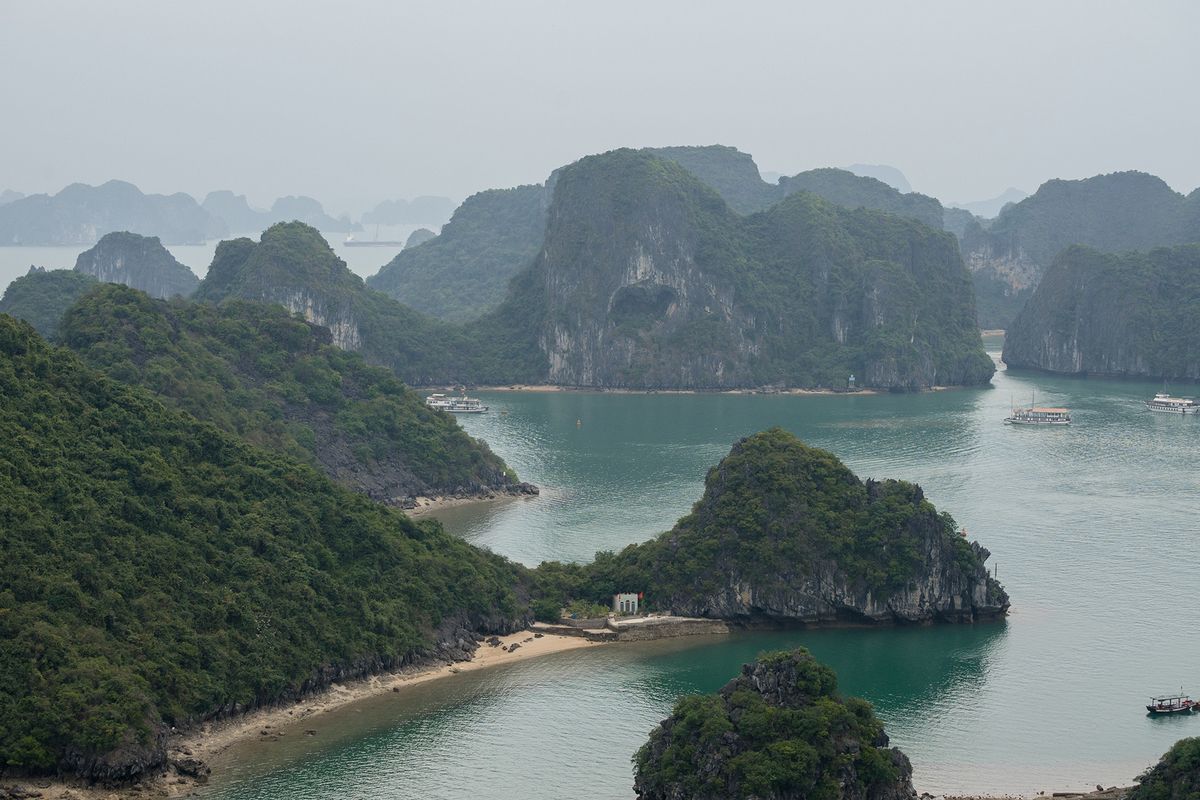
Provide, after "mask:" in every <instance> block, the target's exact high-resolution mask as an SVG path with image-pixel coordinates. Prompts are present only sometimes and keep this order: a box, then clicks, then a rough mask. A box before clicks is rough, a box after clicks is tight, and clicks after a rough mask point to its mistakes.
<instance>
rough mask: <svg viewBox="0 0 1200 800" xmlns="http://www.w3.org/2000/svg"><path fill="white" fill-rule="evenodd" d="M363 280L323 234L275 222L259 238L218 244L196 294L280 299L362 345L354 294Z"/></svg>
mask: <svg viewBox="0 0 1200 800" xmlns="http://www.w3.org/2000/svg"><path fill="white" fill-rule="evenodd" d="M362 288H363V285H362V279H361V278H359V277H358V276H357V275H355V274H354V273H352V272H350V270H349V269H348V268H347V267H346V264H345V262H343V261H342V260H341V259H339V258H338V257H337V255H336V254H335V253H334V252H333V249H332V248H331V247H330V246H329V243H328V242H326V241H325V240H324V239H323V238H322V237H321V234H320V233H318V232H317V231H316V230H315V229H314V228H312V227H310V226H308V225H305V224H303V223H299V222H292V223H277V224H275V225H272V226H271V227H270V228H268V229H267V230H266V231H264V232H263V234H262V237H261V240H260V241H259V242H254V241H252V240H250V239H245V238H243V239H233V240H230V241H226V242H221V243H220V244H219V245H217V251H216V253H215V254H214V256H213V261H212V265H211V266H209V268H208V274H207V275H206V276H205V278H204V281H203V282H202V283H201V285H200V288H199V290H198V291H197V292H196V299H197V300H199V301H205V302H220V301H221V300H224V299H226V298H230V297H240V298H242V299H246V300H253V301H255V302H260V303H277V304H279V305H281V306H283V307H284V308H286V309H287V310H288V311H291V312H292V313H293V314H299V315H301V316H303V317H304V319H306V320H307V321H309V322H311V323H313V324H314V325H321V326H323V327H326V328H328V329H329V330H330V332H331V333H332V335H333V344H334V345H335V346H336V347H340V348H342V349H343V350H352V351H357V350H359V349H361V348H362V336H361V335H360V333H359V321H358V314H357V313H356V304H355V302H354V301H355V299H356V296H357V295H358V294H359V293H360V292H361V290H362Z"/></svg>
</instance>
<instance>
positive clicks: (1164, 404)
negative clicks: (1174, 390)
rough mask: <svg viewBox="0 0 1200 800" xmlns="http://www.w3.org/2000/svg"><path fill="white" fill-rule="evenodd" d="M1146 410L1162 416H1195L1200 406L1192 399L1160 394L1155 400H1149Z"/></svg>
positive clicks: (1164, 393)
mask: <svg viewBox="0 0 1200 800" xmlns="http://www.w3.org/2000/svg"><path fill="white" fill-rule="evenodd" d="M1146 408H1148V409H1150V410H1151V411H1157V412H1159V413H1161V414H1195V413H1196V412H1198V411H1200V406H1198V405H1196V401H1195V400H1193V399H1192V398H1190V397H1171V395H1169V394H1167V393H1166V392H1159V393H1158V394H1156V395H1154V399H1153V400H1147V401H1146Z"/></svg>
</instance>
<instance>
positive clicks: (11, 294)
mask: <svg viewBox="0 0 1200 800" xmlns="http://www.w3.org/2000/svg"><path fill="white" fill-rule="evenodd" d="M95 285H96V279H95V278H93V277H92V276H91V275H85V274H83V273H82V272H74V271H72V270H69V269H52V270H47V269H43V268H42V267H31V268H30V269H29V272H28V274H26V275H22V276H21V277H20V278H17V279H16V280H15V281H13V282H12V283H10V284H9V285H8V288H7V289H5V290H4V297H3V298H0V314H10V315H12V316H14V317H16V318H17V319H23V320H25V321H26V322H28V323H29V324H30V325H32V326H33V327H34V328H36V329H37V332H38V333H40V334H41V335H42V336H44V337H46V338H47V339H53V338H54V337H55V336H56V335H57V334H58V324H59V322H60V321H61V320H62V317H63V314H64V313H65V312H66V310H67V309H68V308H70V307H71V306H73V305H74V304H75V301H77V300H78V299H79V298H80V297H82V296H83V295H84V294H85V293H86V292H87V291H88V290H89V289H91V288H92V287H93V286H95Z"/></svg>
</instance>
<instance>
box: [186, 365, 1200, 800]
mask: <svg viewBox="0 0 1200 800" xmlns="http://www.w3.org/2000/svg"><path fill="white" fill-rule="evenodd" d="M993 344H994V343H993ZM993 384H994V386H995V388H992V389H980V390H956V391H946V392H939V393H932V394H923V395H879V396H858V397H812V396H741V395H649V396H647V395H611V394H582V393H552V394H510V393H491V394H487V395H486V397H487V400H488V402H490V403H491V404H492V405H493V413H490V414H487V415H484V416H481V417H478V418H471V419H464V420H463V423H464V426H465V427H466V428H467V429H468V430H469V431H471V432H472V433H473V434H475V435H477V436H480V437H482V438H484V439H486V440H487V441H488V442H489V443H490V444H491V446H492V447H493V448H494V449H495V450H496V451H497V452H499V453H500V454H501V455H502V456H504V458H505V459H507V460H508V462H509V463H510V464H511V465H513V466H514V467H515V468H516V469H517V471H518V472H519V473H520V474H521V475H522V477H524V478H525V479H527V480H532V481H534V482H536V483H538V484H539V485H541V486H543V487H544V492H543V496H542V497H541V498H538V499H536V500H529V501H513V502H506V503H499V504H493V505H479V506H469V507H460V508H457V509H450V510H446V511H444V512H442V513H441V514H440V515H439V516H440V517H441V518H442V519H443V520H444V522H445V523H446V524H447V526H448V527H450V529H451V530H453V531H455V532H457V533H459V534H460V535H462V536H464V537H465V538H467V539H468V540H470V541H472V542H474V543H476V544H478V545H481V546H485V547H489V548H491V549H493V550H495V551H496V552H499V553H503V554H505V555H507V556H510V557H512V558H515V559H518V560H520V561H522V562H524V563H527V564H535V563H537V562H538V561H540V560H542V559H546V558H560V559H586V558H590V556H591V554H592V553H593V552H595V551H596V550H598V549H606V548H618V547H621V546H623V545H625V544H627V543H629V542H633V541H638V540H642V539H645V538H647V537H649V536H651V535H653V534H654V533H656V532H658V531H661V530H665V529H667V528H669V527H670V525H671V524H672V523H673V522H674V521H675V519H677V518H678V517H679V516H680V515H681V514H683V513H685V512H686V511H687V510H688V508H689V507H690V506H691V504H692V503H693V502H694V501H695V500H696V499H697V498H698V497H699V495H700V492H701V488H702V484H703V478H704V474H705V471H706V470H707V469H708V467H709V466H711V465H712V464H714V463H715V462H716V461H717V460H719V459H720V458H721V456H722V455H724V454H725V453H726V452H727V451H728V449H729V446H730V444H731V443H732V442H733V441H734V440H735V439H736V438H738V437H739V436H743V435H746V434H749V433H752V432H754V431H757V430H761V429H763V428H766V427H770V426H772V425H781V426H783V427H785V428H787V429H789V430H792V431H794V432H795V433H797V434H798V435H800V436H801V437H802V438H804V439H805V440H807V441H808V442H810V443H812V444H816V445H819V446H821V447H825V448H828V449H830V450H832V451H833V452H835V453H836V454H837V455H838V456H840V457H841V458H842V459H844V460H845V461H846V462H847V463H848V464H849V465H850V466H851V467H852V468H853V469H854V470H855V471H856V472H857V473H858V474H859V475H861V476H863V477H868V476H871V477H900V478H906V479H909V480H915V481H917V482H919V483H920V484H922V486H924V488H925V490H926V493H927V495H928V496H929V497H930V499H931V500H932V501H933V502H934V503H935V504H937V506H938V507H939V509H944V510H947V511H949V512H950V513H952V514H953V515H954V516H955V518H956V519H957V520H958V521H959V522H960V523H961V524H962V525H964V526H966V527H967V529H968V531H969V533H970V535H971V537H972V538H977V539H979V540H980V541H982V542H983V543H984V544H985V545H986V546H987V547H988V548H989V549H991V550H992V552H993V557H992V561H991V562H990V563H992V564H994V565H996V566H997V567H998V569H999V576H1000V579H1001V580H1002V581H1003V582H1004V583H1005V585H1006V587H1007V589H1008V590H1009V592H1010V594H1011V595H1012V598H1013V611H1012V615H1011V616H1010V618H1009V620H1008V621H1007V622H1005V623H1000V624H991V625H979V626H939V627H931V628H915V629H890V630H864V629H852V630H835V631H812V632H801V631H793V632H787V633H756V634H739V635H736V636H733V637H713V638H709V637H705V638H697V639H689V640H674V641H668V642H654V643H647V644H638V645H620V646H613V647H601V648H594V649H588V650H583V651H572V652H568V653H562V654H558V655H554V656H547V657H545V658H542V659H538V660H535V661H531V662H528V663H524V664H520V663H518V664H515V665H512V666H508V667H504V668H497V669H494V670H487V671H483V672H476V673H463V674H461V675H457V676H453V677H451V678H448V679H446V680H443V681H436V682H433V683H430V684H426V685H423V686H421V687H414V689H413V690H412V691H408V692H403V693H400V694H394V695H389V696H387V697H385V698H383V699H381V700H379V701H376V702H372V703H369V704H360V705H359V706H356V707H352V708H351V709H349V710H346V711H341V712H335V713H331V714H325V715H321V718H320V720H319V723H320V725H319V728H320V730H319V734H318V736H316V737H306V736H302V735H301V736H289V737H285V738H284V739H283V740H281V741H280V742H275V743H268V744H255V745H253V746H249V747H247V748H241V749H238V750H237V751H236V752H234V753H231V754H229V755H228V756H227V757H225V758H223V759H220V760H218V762H217V763H216V764H215V766H216V771H217V773H218V777H217V779H216V782H215V783H214V785H213V787H212V789H210V790H209V791H208V792H207V794H208V795H209V796H212V797H219V798H222V800H250V799H251V798H254V799H255V800H258V799H262V798H277V797H297V798H318V797H328V796H340V797H362V798H367V797H383V798H408V797H413V798H417V797H422V798H424V797H429V798H458V797H497V798H563V797H571V798H584V797H587V798H629V797H631V796H632V791H631V788H630V787H631V782H632V778H631V768H630V762H629V759H630V756H631V755H632V753H633V752H634V751H635V750H636V749H637V747H638V746H639V745H640V744H641V743H642V742H643V741H644V740H645V736H646V734H647V732H648V731H649V730H650V728H651V727H653V725H654V724H656V723H657V722H658V721H659V720H660V719H662V717H664V716H665V715H666V714H667V713H668V712H669V711H670V708H671V705H672V703H673V702H674V700H675V699H676V698H677V697H678V696H679V695H681V694H683V693H687V692H694V691H712V690H714V689H716V688H718V687H719V686H720V685H722V684H723V683H724V682H725V681H727V680H728V679H729V678H730V677H732V676H733V675H734V674H735V673H736V672H737V669H738V667H739V666H740V664H742V663H743V662H745V661H747V660H750V659H752V658H753V657H754V656H755V654H756V653H758V652H760V651H762V650H764V649H772V648H779V647H787V646H792V645H795V644H804V645H806V646H808V647H809V648H810V649H812V650H813V652H814V653H816V655H817V656H818V657H819V658H821V659H822V660H824V661H826V662H827V663H829V664H830V665H831V666H833V667H834V668H835V669H836V670H837V672H838V674H839V678H840V681H841V684H842V688H843V690H845V691H846V692H849V693H853V694H858V695H861V696H863V697H866V698H868V699H869V700H871V701H872V702H873V703H874V704H875V706H876V708H877V710H878V713H879V714H880V716H881V717H882V718H883V719H884V721H885V723H886V725H887V730H888V732H889V734H890V735H891V737H892V741H893V743H894V744H896V745H898V746H900V747H901V748H903V749H904V750H905V752H906V753H908V755H909V757H910V758H911V759H912V761H913V763H914V766H915V773H914V779H915V783H916V784H917V787H918V789H920V790H923V791H930V792H934V793H942V792H980V791H987V792H1023V793H1033V792H1037V791H1039V790H1045V791H1047V792H1050V791H1056V790H1063V789H1068V788H1087V787H1091V786H1094V785H1095V784H1096V783H1103V784H1105V785H1112V784H1116V783H1127V782H1128V781H1130V780H1131V779H1132V778H1133V777H1134V776H1135V775H1136V774H1137V773H1138V772H1139V771H1140V770H1141V769H1142V768H1144V767H1145V766H1146V765H1147V764H1149V763H1150V762H1151V761H1153V760H1154V759H1156V758H1157V757H1158V756H1159V755H1160V754H1161V753H1162V752H1163V751H1164V750H1166V748H1167V747H1168V746H1169V745H1170V744H1171V743H1172V742H1173V741H1174V740H1176V739H1177V738H1180V737H1182V736H1188V735H1200V717H1190V716H1189V717H1184V718H1178V719H1150V718H1147V717H1146V715H1145V712H1144V710H1143V708H1142V706H1143V705H1144V703H1145V701H1146V697H1147V696H1148V695H1149V694H1151V693H1155V692H1163V691H1170V690H1174V689H1178V688H1179V687H1180V685H1183V686H1184V687H1185V688H1187V687H1188V685H1189V684H1190V685H1191V687H1192V688H1193V689H1194V690H1196V691H1200V681H1197V680H1196V679H1197V677H1198V676H1197V671H1198V670H1200V639H1198V638H1197V636H1196V629H1197V621H1198V620H1197V617H1198V614H1197V609H1198V608H1200V588H1198V580H1197V575H1198V573H1197V571H1198V570H1200V559H1198V558H1197V544H1198V538H1200V522H1198V521H1197V517H1196V512H1197V502H1196V501H1197V497H1198V492H1197V490H1198V489H1200V478H1198V477H1197V476H1198V473H1197V458H1196V444H1197V441H1198V439H1200V420H1197V419H1191V418H1189V419H1181V418H1177V417H1168V416H1164V415H1156V414H1151V413H1150V412H1147V411H1146V410H1145V409H1144V407H1143V406H1142V402H1141V401H1142V400H1143V399H1144V398H1146V397H1148V396H1150V395H1152V394H1153V393H1154V391H1156V390H1157V389H1158V388H1160V387H1159V386H1157V385H1155V384H1149V383H1136V382H1115V381H1095V380H1082V379H1064V378H1055V377H1050V376H1045V375H1037V374H1032V373H1020V374H1019V373H1005V372H1001V373H999V374H997V376H996V378H995V379H994V381H993ZM1035 389H1036V391H1037V398H1038V402H1039V404H1041V403H1043V402H1044V403H1047V404H1051V403H1052V404H1061V405H1065V406H1069V407H1070V408H1071V409H1072V411H1073V414H1074V419H1075V424H1074V425H1073V426H1072V427H1071V428H1069V429H1067V430H1041V429H1028V428H1011V427H1008V426H1005V425H1003V424H1001V420H1002V418H1003V417H1004V416H1005V415H1006V413H1007V411H1008V408H1009V405H1010V403H1011V402H1012V400H1013V399H1014V398H1015V399H1016V401H1017V402H1027V401H1028V398H1029V396H1030V392H1031V391H1032V390H1035ZM1172 389H1173V390H1176V391H1178V392H1180V393H1183V392H1198V391H1200V388H1198V387H1187V386H1173V387H1172ZM500 411H506V412H507V413H499V412H500Z"/></svg>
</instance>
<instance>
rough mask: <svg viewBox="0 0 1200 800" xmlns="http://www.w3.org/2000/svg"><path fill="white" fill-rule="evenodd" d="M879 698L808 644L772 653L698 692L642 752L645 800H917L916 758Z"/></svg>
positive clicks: (637, 785)
mask: <svg viewBox="0 0 1200 800" xmlns="http://www.w3.org/2000/svg"><path fill="white" fill-rule="evenodd" d="M888 744H889V742H888V737H887V734H886V733H884V731H883V723H881V722H880V721H879V720H878V719H876V717H875V714H874V712H873V711H872V709H871V704H870V703H867V702H866V701H864V700H860V699H859V698H857V697H850V698H844V697H842V696H841V695H839V694H838V691H837V675H835V674H834V672H833V670H831V669H830V668H829V667H827V666H825V665H824V664H821V663H819V662H818V661H817V660H816V659H814V658H813V657H812V655H810V654H809V652H808V651H807V650H805V649H804V648H799V649H797V650H794V651H791V652H779V653H766V654H763V655H761V656H759V658H758V660H756V661H755V662H754V663H752V664H746V665H745V666H743V667H742V674H741V675H739V676H738V677H736V678H734V679H733V680H731V681H730V682H729V683H727V684H725V686H724V687H723V688H722V689H721V690H720V691H719V692H717V693H716V694H707V695H690V696H687V697H684V698H682V699H681V700H679V701H678V702H677V703H676V704H675V709H674V711H673V712H672V714H671V716H670V717H668V718H667V719H665V720H663V722H662V723H661V724H659V726H658V727H656V728H655V729H654V730H653V731H651V733H650V739H649V741H647V742H646V744H644V745H643V746H642V748H641V749H640V750H638V752H637V754H636V755H635V756H634V759H633V760H634V785H633V788H634V791H635V792H636V793H637V796H638V797H639V798H641V800H679V798H688V800H750V799H751V798H771V800H805V799H806V798H812V797H821V798H827V800H916V797H917V792H916V790H915V789H913V785H912V765H911V764H910V763H909V761H908V757H907V756H905V755H904V753H902V752H901V751H900V750H898V749H896V748H889V747H888Z"/></svg>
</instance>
